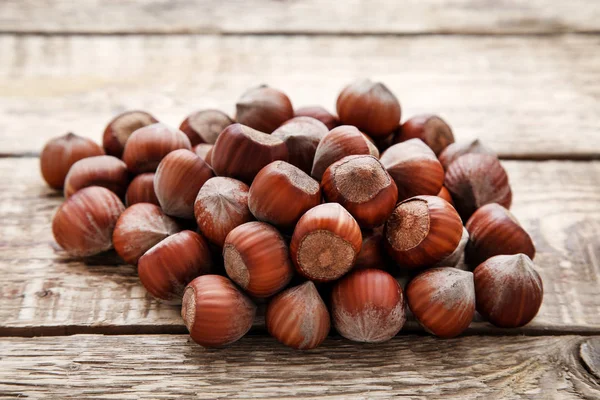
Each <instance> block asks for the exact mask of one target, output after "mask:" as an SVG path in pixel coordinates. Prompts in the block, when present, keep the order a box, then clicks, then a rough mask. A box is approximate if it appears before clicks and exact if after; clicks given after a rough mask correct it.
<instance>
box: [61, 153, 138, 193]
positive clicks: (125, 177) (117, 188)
mask: <svg viewBox="0 0 600 400" xmlns="http://www.w3.org/2000/svg"><path fill="white" fill-rule="evenodd" d="M128 184H129V174H128V172H127V165H125V163H124V162H123V161H121V160H120V159H118V158H116V157H113V156H94V157H87V158H84V159H82V160H79V161H77V162H76V163H75V164H73V166H72V167H71V169H70V170H69V173H68V174H67V177H66V178H65V188H64V194H65V197H67V198H68V197H70V196H71V195H73V193H75V192H77V191H78V190H81V189H83V188H85V187H88V186H101V187H104V188H107V189H108V190H110V191H111V192H114V193H115V194H116V195H117V196H119V198H123V196H124V195H125V192H126V191H127V185H128Z"/></svg>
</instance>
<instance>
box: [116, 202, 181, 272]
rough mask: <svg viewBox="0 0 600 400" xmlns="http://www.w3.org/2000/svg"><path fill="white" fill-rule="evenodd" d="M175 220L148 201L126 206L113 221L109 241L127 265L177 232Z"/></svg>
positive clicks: (135, 262) (178, 228) (135, 261)
mask: <svg viewBox="0 0 600 400" xmlns="http://www.w3.org/2000/svg"><path fill="white" fill-rule="evenodd" d="M180 230H181V227H180V226H179V225H178V224H177V222H176V221H175V220H174V219H172V218H170V217H168V216H167V215H165V214H164V213H163V212H162V210H161V209H160V208H159V207H157V206H155V205H154V204H149V203H138V204H134V205H133V206H131V207H129V208H128V209H127V210H125V212H123V214H121V216H120V217H119V220H118V221H117V224H116V226H115V230H114V233H113V235H112V240H113V243H114V245H115V250H116V251H117V254H119V256H120V257H121V258H122V259H123V260H124V261H125V262H126V263H128V264H132V265H136V264H137V262H138V260H139V258H140V257H141V256H142V255H143V254H144V253H145V252H146V251H148V250H150V249H151V248H152V247H153V246H154V245H156V244H158V243H159V242H160V241H161V240H163V239H165V238H166V237H167V236H169V235H172V234H174V233H176V232H179V231H180Z"/></svg>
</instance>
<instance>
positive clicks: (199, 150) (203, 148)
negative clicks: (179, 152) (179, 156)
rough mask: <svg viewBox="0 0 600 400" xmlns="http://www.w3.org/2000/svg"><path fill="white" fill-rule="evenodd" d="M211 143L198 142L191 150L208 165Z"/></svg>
mask: <svg viewBox="0 0 600 400" xmlns="http://www.w3.org/2000/svg"><path fill="white" fill-rule="evenodd" d="M212 148H213V145H212V144H207V143H200V144H197V145H195V146H194V147H193V148H192V151H193V152H194V153H196V155H197V156H198V157H200V158H201V159H202V160H204V162H205V163H207V164H208V165H210V153H211V152H212Z"/></svg>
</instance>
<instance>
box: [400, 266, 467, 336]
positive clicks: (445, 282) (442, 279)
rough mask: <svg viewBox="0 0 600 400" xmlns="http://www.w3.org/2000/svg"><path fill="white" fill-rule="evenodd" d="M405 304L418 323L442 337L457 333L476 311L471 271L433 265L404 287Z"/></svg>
mask: <svg viewBox="0 0 600 400" xmlns="http://www.w3.org/2000/svg"><path fill="white" fill-rule="evenodd" d="M406 301H407V302H408V307H409V308H410V310H411V311H412V313H413V314H414V315H415V318H417V320H418V321H419V323H420V324H421V325H422V326H423V327H424V328H425V329H426V330H427V331H428V332H431V333H432V334H434V335H436V336H439V337H442V338H452V337H455V336H458V335H460V334H461V333H462V332H464V330H465V329H467V328H468V327H469V324H470V323H471V321H472V320H473V315H474V314H475V287H474V284H473V274H472V273H471V272H468V271H461V270H459V269H456V268H433V269H430V270H427V271H425V272H422V273H421V274H419V275H417V276H416V277H415V278H414V279H413V280H412V281H410V283H409V284H408V286H407V288H406Z"/></svg>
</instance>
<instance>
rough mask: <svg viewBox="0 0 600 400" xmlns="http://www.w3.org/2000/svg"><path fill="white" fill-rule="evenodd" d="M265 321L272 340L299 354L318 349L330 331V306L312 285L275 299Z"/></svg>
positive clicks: (305, 285) (294, 289)
mask: <svg viewBox="0 0 600 400" xmlns="http://www.w3.org/2000/svg"><path fill="white" fill-rule="evenodd" d="M265 319H266V324H267V330H268V331H269V334H271V336H273V337H274V338H275V339H277V340H278V341H280V342H281V343H283V344H285V345H286V346H290V347H293V348H294V349H300V350H308V349H314V348H315V347H318V346H319V345H320V344H321V343H323V341H324V340H325V338H326V337H327V334H328V333H329V329H330V327H331V323H330V317H329V311H327V306H326V305H325V303H324V302H323V299H321V296H320V295H319V292H317V288H316V287H315V284H314V283H312V282H311V281H308V282H305V283H303V284H302V285H299V286H295V287H292V288H289V289H286V290H285V291H283V292H282V293H280V294H278V295H277V296H275V297H274V298H273V300H271V302H270V303H269V305H268V307H267V314H266V318H265Z"/></svg>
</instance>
